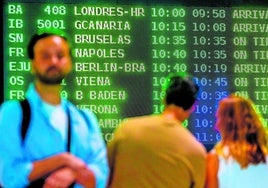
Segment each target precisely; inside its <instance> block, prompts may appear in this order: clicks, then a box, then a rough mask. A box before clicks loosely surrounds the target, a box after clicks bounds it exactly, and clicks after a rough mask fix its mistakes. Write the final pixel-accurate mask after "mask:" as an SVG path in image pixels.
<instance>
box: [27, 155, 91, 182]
mask: <svg viewBox="0 0 268 188" xmlns="http://www.w3.org/2000/svg"><path fill="white" fill-rule="evenodd" d="M62 167H69V168H71V169H73V170H74V171H76V170H79V169H84V168H86V164H85V163H84V162H83V161H82V160H81V159H79V158H77V157H75V156H73V155H71V154H70V153H61V154H58V155H54V156H52V157H49V158H46V159H43V160H39V161H35V162H34V163H33V169H32V172H31V173H30V175H29V177H28V179H29V181H30V182H32V181H34V180H37V179H39V178H41V177H43V176H46V175H48V174H50V173H52V172H54V171H56V170H58V169H60V168H62Z"/></svg>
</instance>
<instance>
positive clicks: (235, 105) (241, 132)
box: [215, 94, 267, 166]
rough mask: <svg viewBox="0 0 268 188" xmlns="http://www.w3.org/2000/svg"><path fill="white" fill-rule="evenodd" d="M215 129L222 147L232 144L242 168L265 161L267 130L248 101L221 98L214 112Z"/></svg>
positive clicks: (251, 103)
mask: <svg viewBox="0 0 268 188" xmlns="http://www.w3.org/2000/svg"><path fill="white" fill-rule="evenodd" d="M216 118H217V120H216V125H215V128H216V129H217V130H218V131H219V132H220V134H221V137H222V141H221V143H222V144H223V145H229V146H230V145H232V147H231V148H230V150H231V151H230V152H231V155H233V156H234V157H235V158H236V159H237V160H238V161H239V162H240V164H241V165H242V166H247V164H249V163H258V162H260V161H265V155H264V154H265V153H266V152H267V148H266V146H267V137H266V131H265V128H264V126H263V124H262V121H261V117H260V115H258V113H257V112H256V111H255V109H254V104H253V102H252V101H251V100H250V99H246V98H244V97H239V96H235V95H233V94H231V95H229V96H228V97H226V98H224V99H222V100H221V101H220V103H219V106H218V110H217V112H216Z"/></svg>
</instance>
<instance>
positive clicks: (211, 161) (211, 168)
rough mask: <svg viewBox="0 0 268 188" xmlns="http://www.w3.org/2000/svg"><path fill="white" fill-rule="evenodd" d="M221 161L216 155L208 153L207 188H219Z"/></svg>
mask: <svg viewBox="0 0 268 188" xmlns="http://www.w3.org/2000/svg"><path fill="white" fill-rule="evenodd" d="M218 169H219V160H218V156H217V155H216V153H208V155H207V159H206V188H218V187H219V184H218Z"/></svg>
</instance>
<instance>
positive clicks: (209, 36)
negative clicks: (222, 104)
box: [3, 2, 268, 146]
mask: <svg viewBox="0 0 268 188" xmlns="http://www.w3.org/2000/svg"><path fill="white" fill-rule="evenodd" d="M3 28H4V29H3V36H4V37H3V46H4V48H3V53H4V74H3V75H4V91H3V95H4V97H3V98H4V99H5V100H7V99H22V98H24V94H25V91H26V89H27V86H28V83H29V82H30V81H31V79H32V76H31V74H30V60H29V59H28V57H27V52H26V46H27V44H28V41H29V39H30V37H31V36H32V34H34V33H35V32H36V31H37V30H38V29H46V28H58V29H62V30H64V31H66V33H68V34H69V36H70V39H71V43H72V47H73V65H74V66H73V67H74V70H73V73H72V75H71V76H70V77H68V78H67V79H66V80H64V82H63V83H62V85H63V86H64V90H63V91H62V96H64V97H66V98H68V99H69V100H71V101H72V102H74V103H75V104H76V105H77V106H78V107H79V108H89V109H91V110H92V111H93V112H94V113H95V114H96V115H97V117H98V119H99V125H100V127H101V128H102V131H103V136H104V139H105V141H107V142H108V141H109V140H110V139H111V138H112V135H113V131H114V129H115V128H116V127H117V125H118V124H119V123H120V122H121V121H122V120H123V119H124V118H126V117H131V116H139V115H145V114H151V113H154V114H157V113H160V112H161V110H162V108H163V106H162V97H163V92H162V91H161V87H162V85H163V82H164V77H165V76H167V75H168V74H169V73H171V72H173V73H174V72H188V73H190V74H191V75H193V76H195V77H196V82H197V83H198V84H199V86H200V87H201V92H200V96H199V100H198V103H197V106H196V109H195V111H194V113H193V114H192V116H191V118H190V119H189V120H188V121H187V122H185V126H187V128H188V129H189V130H190V131H191V132H192V133H193V134H194V135H195V136H196V138H197V139H198V140H199V141H200V142H202V143H203V144H204V145H205V146H208V145H214V144H215V143H216V142H217V141H218V140H219V139H220V136H219V133H217V132H216V131H215V130H214V123H215V112H216V109H217V105H218V102H219V100H220V99H222V98H224V97H226V96H227V95H228V94H230V93H232V92H235V93H236V94H238V95H241V96H245V97H249V98H251V99H252V100H253V101H254V103H255V104H256V109H257V111H258V112H259V113H261V114H262V115H263V117H264V123H265V125H266V126H267V122H268V89H267V88H268V76H267V75H268V74H267V73H268V34H267V33H268V9H267V6H258V7H256V6H255V7H249V6H247V7H242V6H237V7H196V6H182V5H181V6H178V5H176V6H175V5H163V4H161V5H157V4H156V5H142V4H140V5H134V4H132V5H125V4H122V5H120V4H113V5H111V4H109V5H104V4H96V3H95V4H90V3H58V4H57V3H13V2H12V3H5V4H4V13H3Z"/></svg>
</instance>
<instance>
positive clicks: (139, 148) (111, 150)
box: [108, 74, 206, 188]
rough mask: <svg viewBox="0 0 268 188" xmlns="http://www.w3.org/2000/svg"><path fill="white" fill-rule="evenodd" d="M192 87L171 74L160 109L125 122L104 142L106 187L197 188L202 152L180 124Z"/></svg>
mask: <svg viewBox="0 0 268 188" xmlns="http://www.w3.org/2000/svg"><path fill="white" fill-rule="evenodd" d="M198 90H199V88H198V86H197V85H196V84H195V83H194V82H193V81H192V79H191V77H189V76H181V75H178V74H177V75H171V76H170V77H168V78H167V84H166V87H165V98H164V110H163V113H161V114H158V115H147V116H142V117H134V118H129V119H128V120H126V121H124V122H123V123H122V124H121V125H120V126H118V128H117V129H116V131H115V134H114V139H113V140H112V141H111V142H110V143H108V161H109V165H110V170H111V174H110V181H109V185H108V187H110V188H137V187H138V188H178V187H179V188H189V187H195V188H203V187H204V183H205V157H206V150H205V148H204V146H203V145H202V144H201V143H199V142H198V141H197V140H196V138H195V137H194V136H193V135H192V134H191V133H190V131H189V130H187V129H186V128H185V127H184V126H183V124H182V123H183V121H184V120H186V119H187V118H188V117H189V116H190V114H191V113H192V112H193V110H194V103H195V101H196V97H197V94H198Z"/></svg>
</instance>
